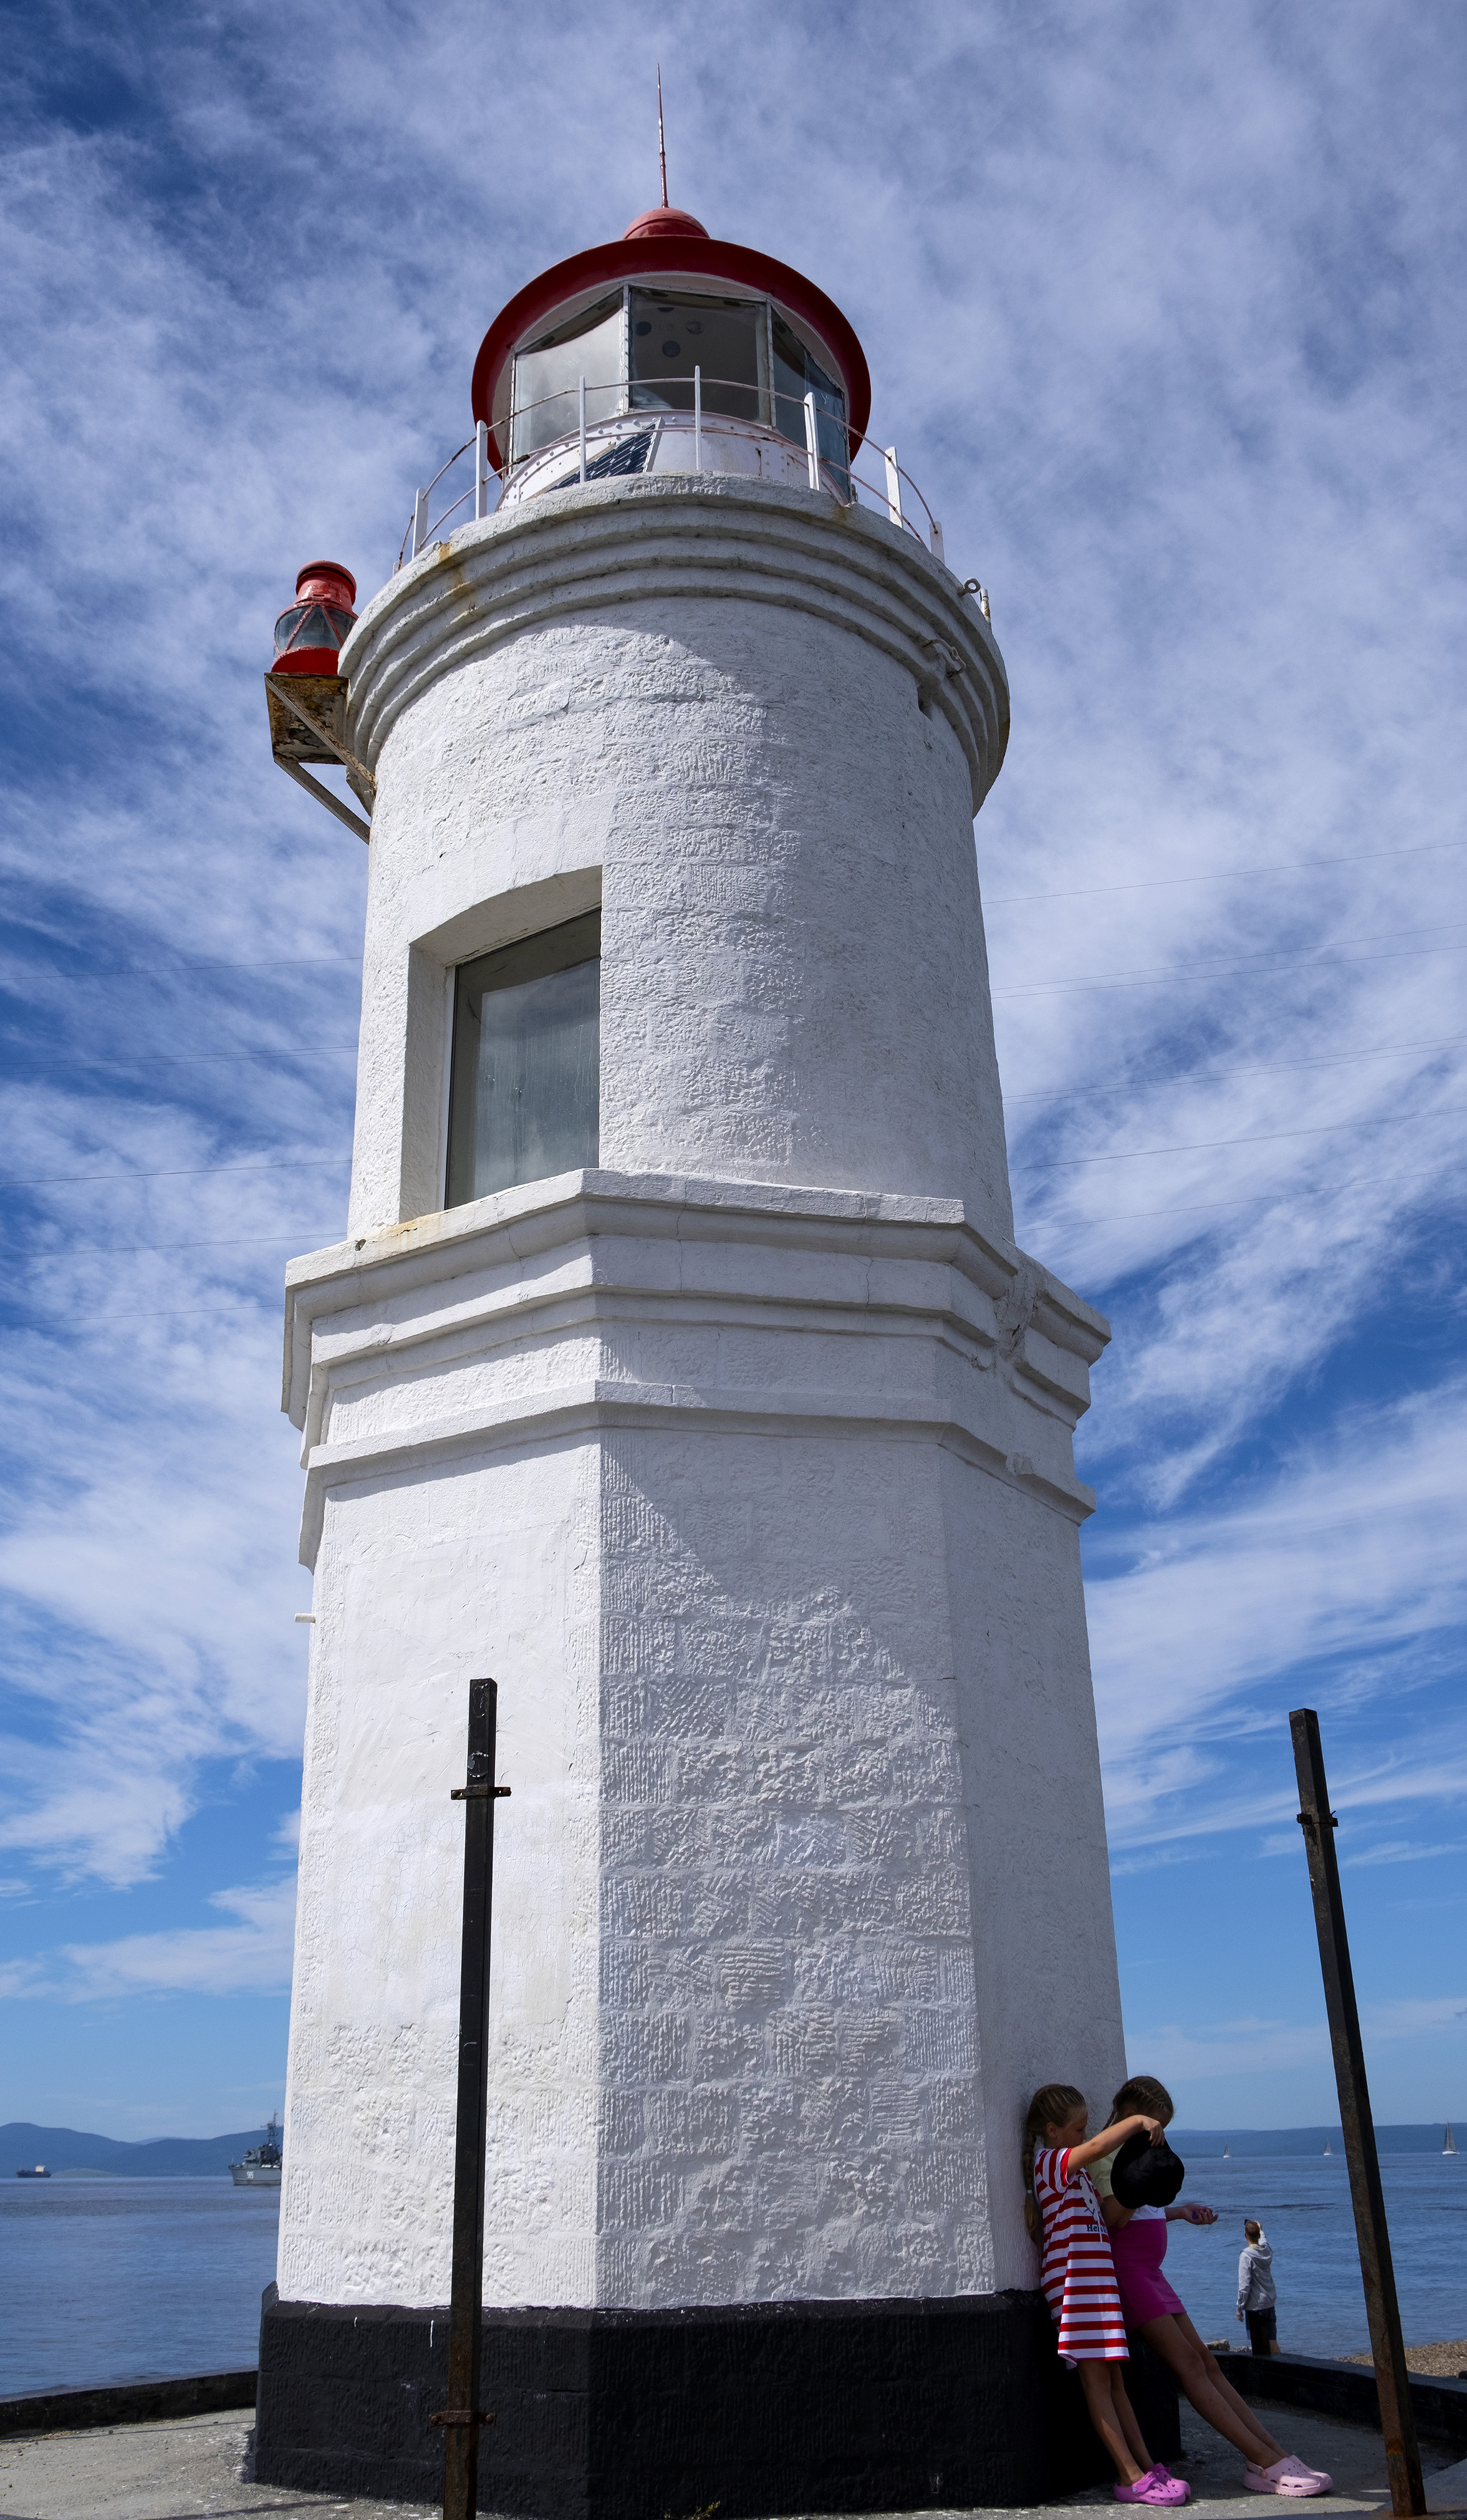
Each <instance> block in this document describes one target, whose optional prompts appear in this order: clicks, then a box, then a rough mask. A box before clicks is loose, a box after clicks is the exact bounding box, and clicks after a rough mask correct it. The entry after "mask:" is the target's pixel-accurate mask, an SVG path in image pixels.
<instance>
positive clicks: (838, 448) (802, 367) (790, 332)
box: [771, 308, 850, 489]
mask: <svg viewBox="0 0 1467 2520" xmlns="http://www.w3.org/2000/svg"><path fill="white" fill-rule="evenodd" d="M771 330H772V333H773V339H774V426H775V427H776V428H777V429H778V430H779V433H780V435H781V437H791V438H793V439H794V441H795V443H796V445H797V446H802V445H803V444H804V398H805V395H806V394H807V393H812V394H813V395H814V397H815V437H816V440H817V443H818V445H819V448H820V459H821V462H822V463H824V464H826V465H828V466H829V468H830V470H831V472H832V473H833V474H834V475H835V476H836V478H837V480H838V481H839V482H840V484H841V486H842V488H843V489H848V487H849V475H848V465H849V462H850V440H849V438H848V435H847V426H846V396H845V394H844V393H843V392H842V390H841V388H840V386H839V385H838V384H837V382H836V381H835V379H834V377H829V376H827V375H826V373H825V370H824V369H823V368H822V366H821V365H820V362H819V360H818V359H817V358H816V356H815V354H814V352H813V350H807V349H806V348H805V345H804V343H803V342H802V339H801V338H800V336H799V334H798V333H797V332H796V331H795V330H794V327H793V326H792V325H790V324H788V323H787V322H786V320H785V318H784V316H783V315H781V314H780V313H779V311H778V309H777V308H775V309H774V311H773V322H772V326H771Z"/></svg>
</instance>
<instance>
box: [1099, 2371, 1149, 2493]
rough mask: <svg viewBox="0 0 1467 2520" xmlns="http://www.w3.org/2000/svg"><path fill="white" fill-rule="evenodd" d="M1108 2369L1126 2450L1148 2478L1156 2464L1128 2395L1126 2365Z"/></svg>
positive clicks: (1112, 2395)
mask: <svg viewBox="0 0 1467 2520" xmlns="http://www.w3.org/2000/svg"><path fill="white" fill-rule="evenodd" d="M1108 2367H1109V2370H1110V2374H1111V2405H1112V2407H1113V2408H1115V2413H1116V2421H1117V2423H1118V2424H1119V2425H1120V2427H1121V2431H1122V2434H1123V2438H1124V2442H1125V2447H1126V2449H1127V2450H1128V2451H1129V2452H1130V2454H1131V2456H1132V2458H1135V2459H1139V2460H1140V2463H1141V2474H1142V2475H1143V2476H1147V2475H1149V2474H1150V2472H1151V2469H1152V2466H1153V2464H1154V2462H1153V2459H1152V2455H1151V2453H1150V2451H1149V2450H1148V2449H1147V2447H1146V2444H1145V2443H1144V2441H1143V2440H1142V2439H1141V2427H1140V2425H1139V2424H1138V2423H1137V2421H1136V2410H1135V2408H1134V2407H1133V2406H1132V2405H1131V2402H1130V2399H1129V2398H1128V2397H1127V2395H1126V2390H1125V2364H1124V2363H1111V2364H1110V2365H1109V2366H1108ZM1126 2482H1127V2484H1129V2482H1130V2479H1129V2478H1127V2479H1126Z"/></svg>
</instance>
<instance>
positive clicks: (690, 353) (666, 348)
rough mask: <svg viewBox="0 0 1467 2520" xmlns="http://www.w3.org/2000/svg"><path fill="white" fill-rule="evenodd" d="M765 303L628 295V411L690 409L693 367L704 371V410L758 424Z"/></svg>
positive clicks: (672, 293)
mask: <svg viewBox="0 0 1467 2520" xmlns="http://www.w3.org/2000/svg"><path fill="white" fill-rule="evenodd" d="M763 337H764V301H763V299H762V298H761V297H759V298H755V299H754V300H753V301H750V300H748V299H744V298H738V297H688V296H684V295H683V294H682V293H680V292H678V291H675V290H666V291H664V292H663V293H661V294H654V293H652V292H651V291H649V290H644V289H634V290H633V291H632V293H631V378H632V383H631V401H632V409H633V410H634V411H691V410H692V408H693V370H694V369H695V368H701V369H702V370H703V408H704V410H705V411H708V412H721V413H723V414H724V415H725V416H726V417H727V418H729V419H731V420H750V421H756V420H757V419H758V417H759V409H760V404H759V388H760V386H761V384H762V382H763V377H762V374H761V370H762V365H763V361H762V357H761V352H762V348H763Z"/></svg>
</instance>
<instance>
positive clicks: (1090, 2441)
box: [255, 2284, 1179, 2520]
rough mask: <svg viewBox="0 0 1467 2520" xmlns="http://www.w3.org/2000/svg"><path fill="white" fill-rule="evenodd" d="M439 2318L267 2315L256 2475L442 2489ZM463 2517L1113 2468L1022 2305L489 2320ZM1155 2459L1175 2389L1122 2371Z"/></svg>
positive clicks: (928, 2495) (965, 2488)
mask: <svg viewBox="0 0 1467 2520" xmlns="http://www.w3.org/2000/svg"><path fill="white" fill-rule="evenodd" d="M447 2348H448V2314H447V2312H446V2310H434V2311H427V2310H399V2309H388V2308H385V2309H349V2308H348V2309H338V2308H334V2307H330V2306H327V2305H325V2304H321V2303H313V2302H283V2301H281V2300H280V2299H279V2298H278V2296H277V2294H276V2291H275V2287H274V2285H273V2284H272V2285H271V2287H270V2289H269V2290H268V2291H267V2292H266V2294H265V2298H264V2311H263V2316H262V2318H261V2322H260V2360H259V2398H258V2412H257V2415H256V2433H255V2474H256V2476H257V2477H258V2478H259V2479H260V2481H261V2482H262V2483H265V2484H270V2485H282V2486H290V2487H293V2488H295V2489H296V2490H297V2491H316V2492H327V2493H334V2494H340V2495H377V2496H381V2497H384V2498H387V2497H395V2498H398V2499H402V2500H415V2501H433V2500H434V2499H436V2498H438V2497H440V2496H441V2493H442V2447H441V2435H440V2434H438V2433H436V2431H435V2430H434V2428H433V2427H432V2426H431V2425H430V2423H429V2420H428V2418H429V2416H430V2414H431V2413H432V2412H433V2410H434V2409H435V2408H438V2407H441V2406H442V2405H443V2404H444V2397H443V2390H444V2385H445V2375H446V2369H447ZM482 2371H483V2397H482V2404H483V2405H484V2406H485V2407H486V2408H492V2409H493V2410H494V2413H495V2418H496V2419H495V2422H494V2423H493V2425H492V2426H489V2427H487V2428H486V2429H485V2431H484V2434H483V2437H482V2449H481V2464H480V2506H481V2509H482V2510H483V2511H485V2512H505V2513H516V2514H531V2515H535V2520H669V2516H670V2520H688V2515H691V2514H693V2513H701V2512H703V2511H705V2510H706V2509H707V2507H708V2506H709V2505H710V2504H711V2503H716V2505H717V2507H718V2520H753V2515H761V2520H762V2515H773V2514H777V2513H783V2512H817V2511H848V2512H859V2511H900V2510H920V2509H922V2508H924V2507H928V2506H931V2505H934V2504H944V2503H945V2504H947V2505H948V2506H949V2507H950V2506H952V2505H963V2504H973V2503H1010V2504H1012V2503H1025V2502H1037V2501H1042V2500H1045V2499H1047V2498H1050V2497H1052V2496H1054V2495H1056V2494H1064V2493H1074V2492H1075V2491H1077V2488H1079V2487H1080V2486H1083V2485H1086V2484H1089V2483H1091V2482H1098V2481H1100V2480H1102V2479H1104V2478H1106V2477H1108V2476H1109V2475H1110V2474H1111V2469H1110V2466H1109V2463H1108V2461H1107V2460H1106V2458H1105V2454H1104V2453H1103V2452H1102V2451H1101V2449H1100V2445H1099V2443H1098V2441H1097V2440H1096V2438H1095V2435H1094V2433H1093V2432H1092V2431H1091V2429H1090V2425H1089V2423H1088V2421H1087V2419H1086V2416H1085V2411H1084V2406H1083V2401H1082V2399H1081V2396H1080V2391H1079V2386H1078V2383H1077V2381H1076V2379H1075V2378H1074V2376H1073V2374H1070V2373H1067V2372H1066V2371H1065V2369H1064V2366H1063V2365H1062V2364H1061V2363H1060V2362H1059V2358H1058V2356H1057V2355H1056V2352H1055V2345H1054V2328H1053V2325H1052V2323H1051V2321H1050V2318H1049V2316H1048V2314H1047V2312H1046V2310H1045V2308H1044V2304H1043V2301H1042V2299H1041V2298H1040V2296H1039V2295H1038V2294H1037V2293H1022V2292H1004V2293H991V2294H985V2295H980V2296H970V2297H967V2298H963V2299H959V2300H955V2301H864V2302H772V2303H758V2304H752V2305H741V2306H739V2307H737V2308H730V2309H710V2310H702V2309H700V2310H672V2311H629V2310H510V2311H505V2310H486V2311H485V2312H484V2317H483V2364H482ZM1131 2379H1132V2392H1131V2393H1132V2396H1133V2398H1134V2399H1135V2401H1136V2404H1137V2411H1138V2413H1139V2414H1140V2416H1141V2421H1142V2425H1143V2428H1144V2429H1145V2430H1146V2433H1147V2439H1148V2443H1149V2446H1150V2448H1151V2451H1152V2453H1153V2455H1154V2456H1155V2457H1157V2458H1168V2457H1175V2456H1176V2455H1177V2453H1178V2450H1179V2441H1178V2436H1177V2424H1176V2400H1175V2393H1174V2391H1173V2390H1172V2389H1171V2388H1170V2384H1169V2381H1168V2379H1167V2376H1166V2374H1165V2373H1163V2372H1161V2371H1160V2370H1159V2368H1158V2367H1157V2366H1155V2365H1151V2366H1150V2368H1148V2365H1147V2363H1146V2362H1145V2361H1143V2359H1142V2358H1141V2357H1138V2358H1137V2360H1136V2362H1135V2363H1133V2364H1132V2368H1131Z"/></svg>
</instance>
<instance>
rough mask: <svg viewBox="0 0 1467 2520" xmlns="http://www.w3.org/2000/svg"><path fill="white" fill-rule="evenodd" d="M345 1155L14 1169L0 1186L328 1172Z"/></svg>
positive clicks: (343, 1161)
mask: <svg viewBox="0 0 1467 2520" xmlns="http://www.w3.org/2000/svg"><path fill="white" fill-rule="evenodd" d="M350 1161H351V1157H350V1155H349V1153H348V1154H344V1155H300V1156H294V1155H293V1156H289V1157H287V1158H286V1159H285V1160H284V1161H282V1162H280V1163H278V1164H168V1165H165V1166H163V1168H162V1169H161V1170H160V1171H158V1172H135V1173H14V1174H12V1175H11V1176H10V1177H9V1179H7V1180H4V1181H0V1190H54V1189H55V1188H56V1187H57V1185H58V1184H59V1183H69V1182H113V1181H115V1182H135V1181H202V1180H203V1179H204V1178H205V1176H206V1175H207V1176H209V1177H210V1178H213V1177H214V1176H216V1175H218V1174H219V1173H313V1172H329V1171H330V1170H331V1167H332V1166H333V1165H334V1164H349V1163H350Z"/></svg>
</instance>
